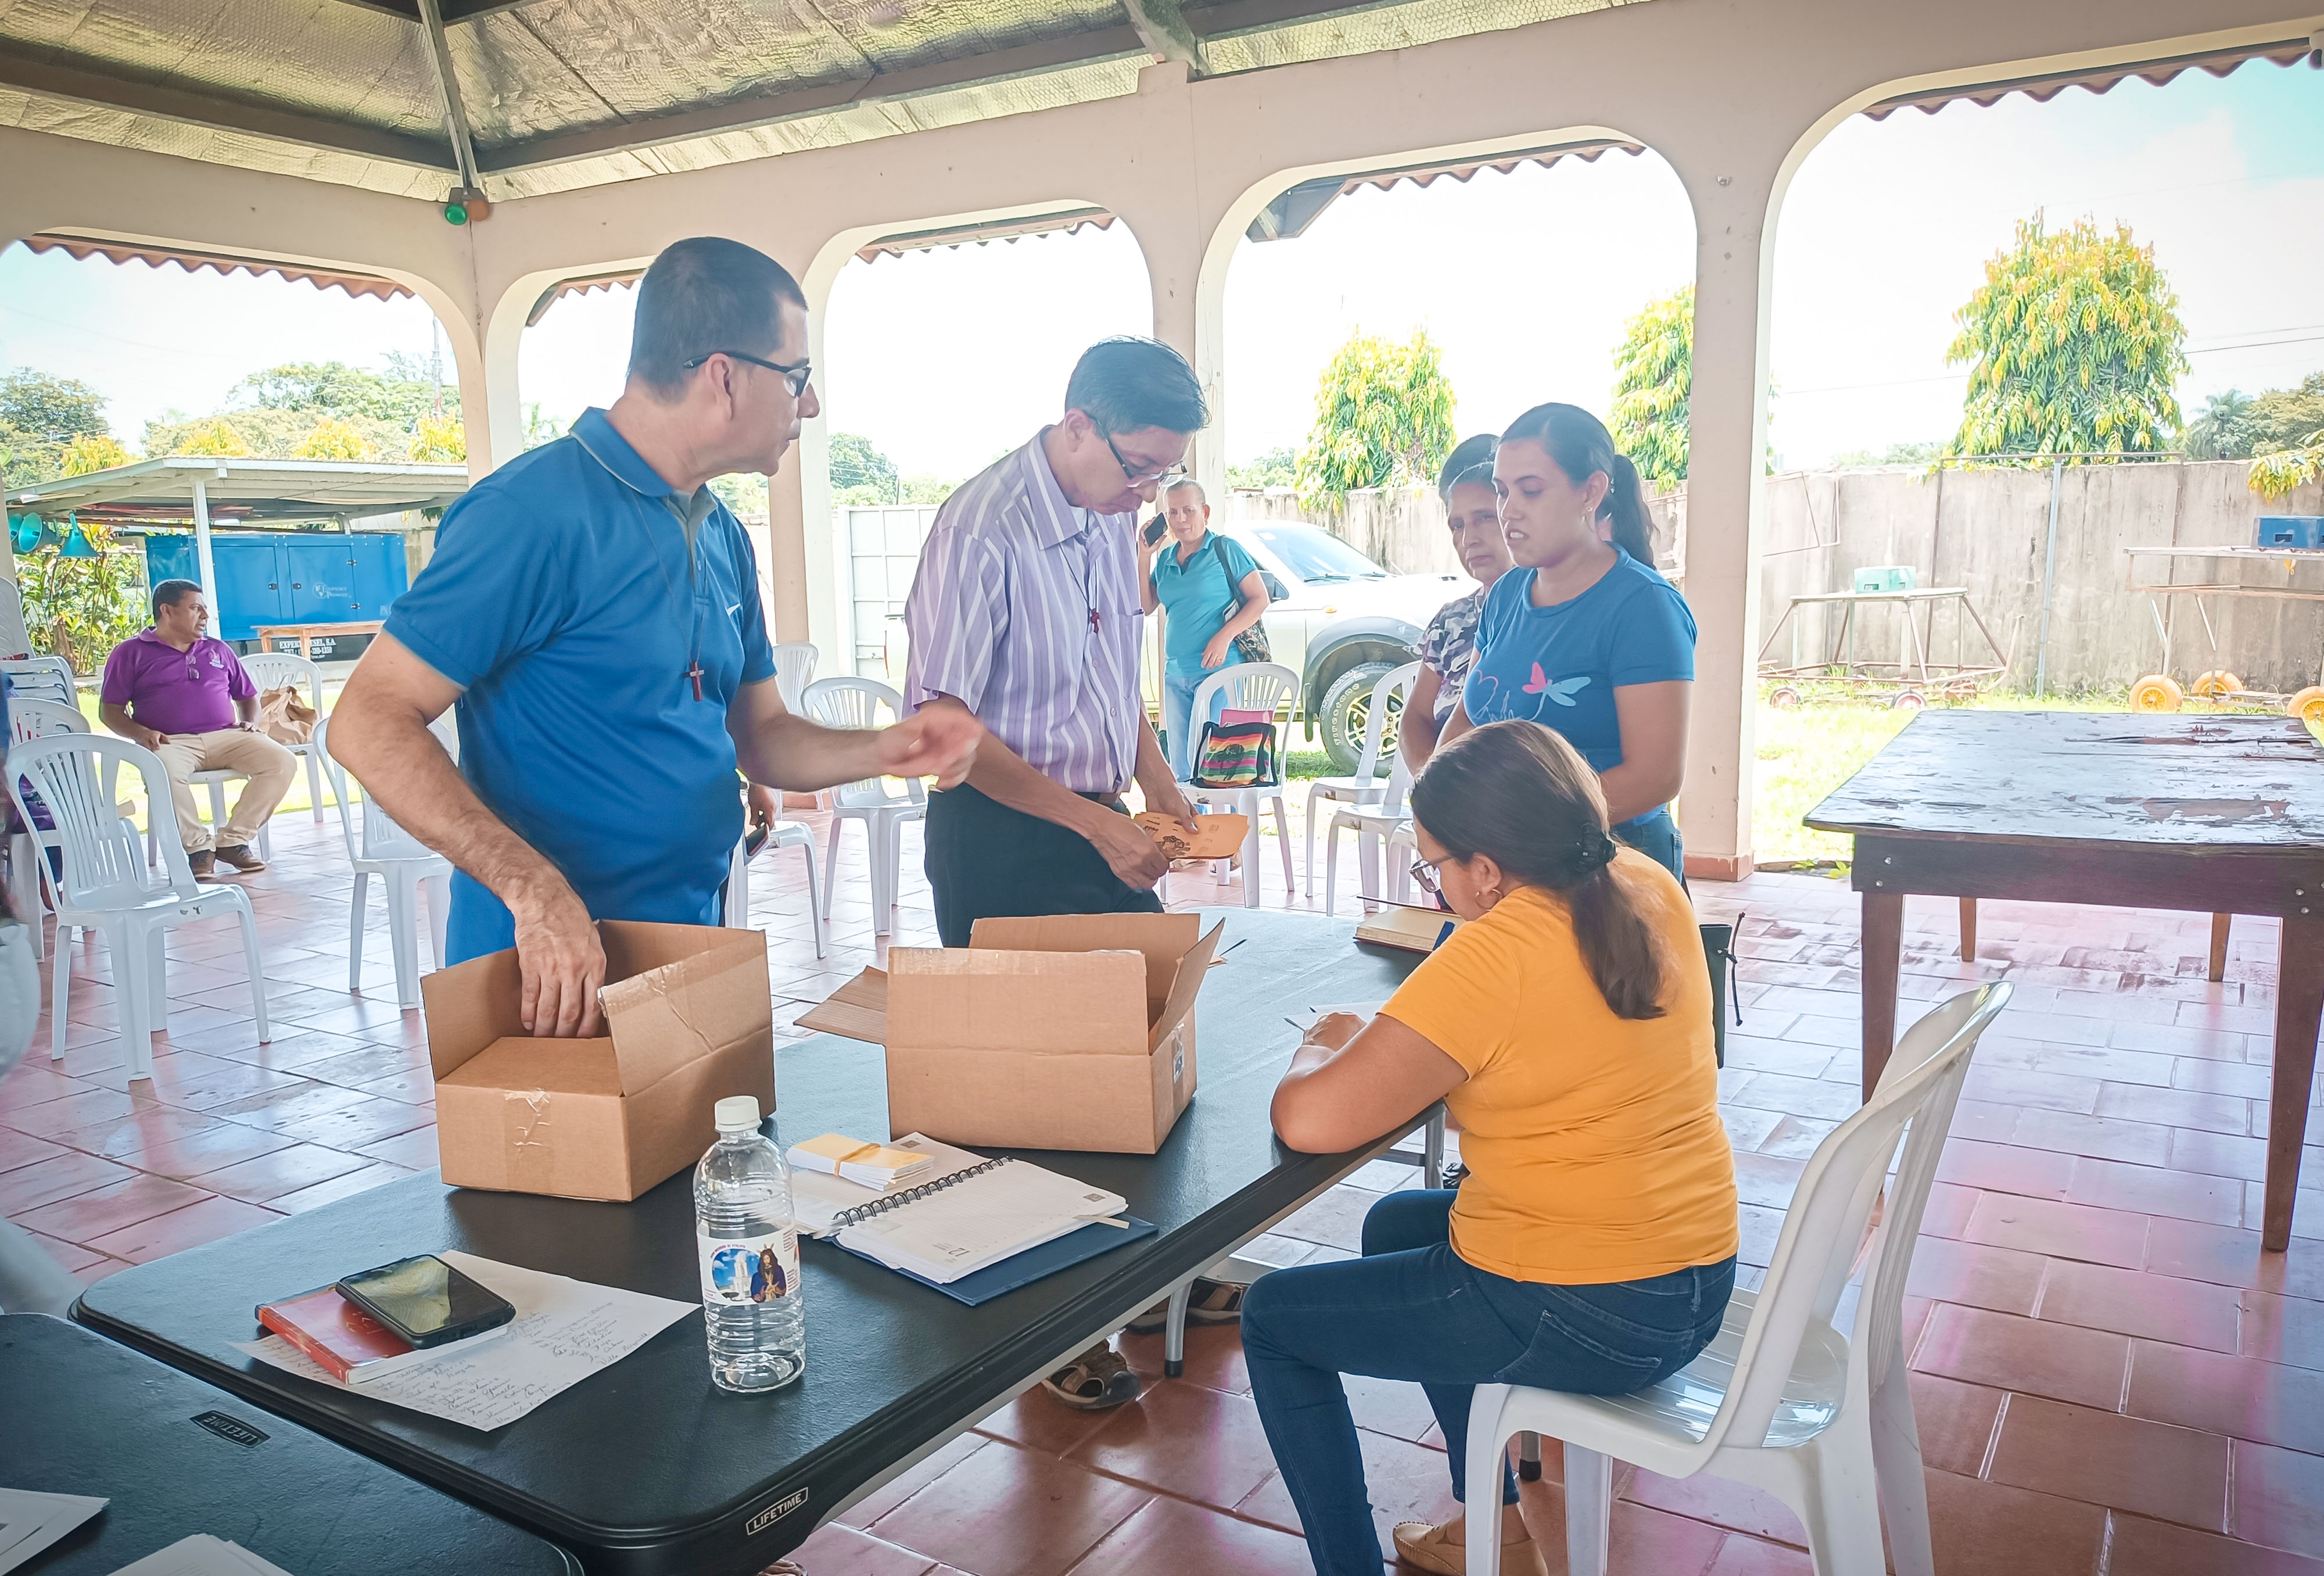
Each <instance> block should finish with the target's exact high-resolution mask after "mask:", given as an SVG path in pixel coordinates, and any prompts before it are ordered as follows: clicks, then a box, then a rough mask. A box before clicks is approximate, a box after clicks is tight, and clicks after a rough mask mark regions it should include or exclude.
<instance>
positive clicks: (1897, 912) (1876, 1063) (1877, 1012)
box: [1862, 892, 2300, 1159]
mask: <svg viewBox="0 0 2324 1576" xmlns="http://www.w3.org/2000/svg"><path fill="white" fill-rule="evenodd" d="M1863 953H1864V966H1863V970H1862V972H1863V975H1864V987H1863V989H1864V1098H1865V1099H1867V1100H1870V1099H1871V1098H1872V1091H1873V1089H1874V1088H1875V1087H1876V1086H1877V1084H1878V1083H1879V1082H1880V1074H1881V1070H1882V1069H1883V1068H1885V1067H1886V1066H1887V1065H1888V1053H1889V1052H1890V1051H1893V1050H1895V1048H1896V970H1897V965H1898V963H1899V962H1900V961H1901V960H1902V958H1903V955H1904V894H1902V893H1890V892H1867V893H1865V894H1864V942H1863ZM2299 1154H2300V1151H2299V1149H2298V1148H2297V1147H2294V1149H2293V1150H2292V1157H2293V1158H2294V1159H2297V1158H2298V1157H2299Z"/></svg>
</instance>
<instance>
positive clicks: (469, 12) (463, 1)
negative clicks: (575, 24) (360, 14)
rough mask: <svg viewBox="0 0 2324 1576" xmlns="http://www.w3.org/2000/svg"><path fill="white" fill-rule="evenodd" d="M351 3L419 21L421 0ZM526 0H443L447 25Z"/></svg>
mask: <svg viewBox="0 0 2324 1576" xmlns="http://www.w3.org/2000/svg"><path fill="white" fill-rule="evenodd" d="M344 3H345V4H346V5H360V6H362V7H363V8H364V10H365V11H376V12H378V13H379V14H381V15H383V16H400V17H401V18H402V19H403V20H404V21H406V22H419V21H421V20H422V18H421V16H420V0H344ZM523 3H524V0H443V13H444V22H445V25H447V26H449V25H451V24H452V23H456V22H474V21H475V20H476V19H477V18H478V17H482V16H491V15H493V14H497V13H499V12H503V11H513V10H515V9H516V8H517V7H518V6H519V5H522V4H523Z"/></svg>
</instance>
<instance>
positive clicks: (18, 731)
mask: <svg viewBox="0 0 2324 1576" xmlns="http://www.w3.org/2000/svg"><path fill="white" fill-rule="evenodd" d="M5 584H6V583H5V581H0V585H5ZM94 732H96V730H95V729H93V728H91V727H90V726H89V725H88V716H87V715H86V714H84V713H83V712H82V711H81V709H80V707H78V706H65V705H58V704H57V703H56V702H54V701H52V700H26V699H24V698H23V697H22V696H13V695H12V696H9V697H8V733H9V742H10V743H12V744H21V743H23V742H24V741H25V740H27V739H46V738H49V737H50V736H51V735H52V734H57V733H94Z"/></svg>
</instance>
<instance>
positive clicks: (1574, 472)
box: [1501, 405, 1655, 569]
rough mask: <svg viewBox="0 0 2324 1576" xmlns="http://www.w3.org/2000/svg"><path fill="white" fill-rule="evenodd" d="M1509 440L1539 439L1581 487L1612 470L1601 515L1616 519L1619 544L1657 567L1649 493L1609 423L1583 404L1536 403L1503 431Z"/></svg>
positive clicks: (1568, 477) (1613, 522)
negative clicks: (1616, 445)
mask: <svg viewBox="0 0 2324 1576" xmlns="http://www.w3.org/2000/svg"><path fill="white" fill-rule="evenodd" d="M1501 441H1502V442H1503V443H1519V442H1522V443H1535V444H1539V445H1540V446H1541V447H1542V448H1543V450H1544V451H1545V452H1546V453H1547V454H1548V456H1549V457H1550V458H1551V459H1552V460H1553V461H1554V462H1555V463H1556V465H1557V468H1558V469H1559V470H1561V471H1563V472H1564V473H1565V479H1566V480H1567V481H1569V482H1572V484H1574V485H1575V486H1577V487H1579V486H1581V485H1582V484H1583V483H1585V482H1587V481H1589V480H1590V478H1591V476H1592V475H1596V474H1597V473H1598V472H1600V471H1603V472H1605V473H1606V497H1605V499H1604V501H1603V502H1600V504H1599V505H1598V518H1599V519H1600V521H1610V523H1611V525H1612V527H1613V530H1612V532H1611V535H1612V537H1613V540H1614V545H1615V546H1616V547H1618V548H1621V549H1622V550H1623V551H1624V552H1626V553H1628V554H1629V555H1630V557H1632V558H1636V559H1637V560H1638V562H1639V563H1641V564H1644V565H1645V566H1646V567H1647V568H1649V569H1651V568H1653V567H1655V547H1654V540H1653V538H1652V536H1651V535H1650V534H1649V532H1648V530H1647V527H1646V489H1645V488H1644V487H1643V486H1641V485H1640V484H1639V482H1638V467H1637V466H1636V465H1632V464H1631V463H1630V461H1629V456H1627V455H1620V454H1617V453H1615V452H1614V438H1613V435H1612V434H1610V433H1609V432H1608V431H1607V430H1606V424H1605V423H1604V422H1602V421H1600V420H1599V419H1598V418H1596V417H1595V416H1592V415H1591V414H1590V412H1589V411H1587V410H1583V409H1582V407H1581V406H1579V405H1535V407H1534V408H1533V409H1532V410H1528V411H1526V413H1525V414H1524V415H1522V416H1520V417H1518V418H1517V420H1516V421H1514V422H1512V423H1511V424H1510V426H1509V429H1508V431H1507V432H1504V433H1502V434H1501Z"/></svg>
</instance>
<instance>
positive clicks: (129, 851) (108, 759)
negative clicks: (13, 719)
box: [8, 733, 198, 908]
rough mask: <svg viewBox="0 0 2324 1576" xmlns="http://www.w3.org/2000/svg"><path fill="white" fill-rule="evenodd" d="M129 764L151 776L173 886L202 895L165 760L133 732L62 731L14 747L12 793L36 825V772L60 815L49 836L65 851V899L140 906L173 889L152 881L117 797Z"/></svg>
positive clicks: (73, 903) (152, 804)
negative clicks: (31, 802) (32, 797)
mask: <svg viewBox="0 0 2324 1576" xmlns="http://www.w3.org/2000/svg"><path fill="white" fill-rule="evenodd" d="M124 766H128V767H133V768H134V769H135V770H136V771H137V774H138V775H139V776H140V777H142V778H143V779H144V786H145V804H146V814H147V816H148V818H149V819H150V820H151V821H152V825H153V830H154V833H155V836H154V839H153V840H154V842H155V843H157V844H158V845H159V846H160V849H161V876H162V880H163V881H164V882H165V883H166V887H167V889H172V890H175V891H176V893H177V894H178V896H179V897H180V898H187V899H190V898H194V897H196V896H198V890H197V889H196V887H195V885H194V876H193V871H192V868H191V867H190V866H189V864H188V863H187V862H186V847H185V844H184V843H183V842H181V841H180V839H179V836H178V823H177V820H176V818H175V817H174V816H171V813H170V808H169V806H170V778H169V774H168V773H167V772H165V771H164V770H162V769H161V760H159V759H158V758H156V757H155V756H154V754H153V752H152V751H150V750H147V749H145V748H144V747H143V745H139V744H132V743H131V742H129V741H128V740H126V739H106V738H100V737H98V736H97V735H96V734H94V733H56V734H51V736H49V737H48V738H45V739H28V740H26V741H24V742H23V743H20V744H17V745H15V746H14V748H12V749H11V750H10V751H8V797H10V798H11V799H12V800H14V802H15V806H16V813H17V814H18V815H20V816H23V817H24V821H25V824H26V825H31V824H32V816H31V814H30V813H29V812H28V811H27V810H26V808H25V805H24V787H25V784H26V782H27V781H28V780H29V782H30V784H31V787H32V792H33V793H35V794H37V795H39V796H40V798H41V802H42V804H43V805H45V806H47V807H48V811H49V814H50V816H51V817H53V818H54V819H55V821H56V826H57V829H56V831H55V833H54V834H51V836H50V837H49V838H44V839H43V841H47V842H50V843H51V846H52V847H56V848H60V849H62V850H63V851H64V865H65V868H64V875H63V877H62V879H61V880H60V881H59V882H58V887H59V889H60V894H61V897H62V899H63V902H62V905H61V906H62V907H65V908H133V907H134V906H136V905H138V904H140V903H143V902H144V901H146V900H147V899H150V898H153V897H157V896H159V895H161V892H162V891H163V890H164V887H161V886H156V885H154V884H153V882H152V876H151V873H150V871H149V870H148V867H147V866H146V863H145V845H144V842H143V839H142V838H141V837H140V836H139V835H138V832H137V827H136V825H135V824H134V822H132V821H131V820H130V819H129V818H128V817H127V816H124V815H122V814H121V812H120V810H119V809H118V808H117V807H116V806H115V802H114V793H113V792H112V791H111V785H113V784H115V782H116V781H117V780H118V774H119V771H120V769H121V768H122V767H124Z"/></svg>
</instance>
